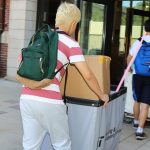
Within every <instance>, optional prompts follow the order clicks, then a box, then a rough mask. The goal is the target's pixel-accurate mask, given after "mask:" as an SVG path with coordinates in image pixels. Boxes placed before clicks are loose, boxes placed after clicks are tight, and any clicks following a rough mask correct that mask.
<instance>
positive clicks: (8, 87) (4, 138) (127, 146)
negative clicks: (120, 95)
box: [0, 79, 150, 150]
mask: <svg viewBox="0 0 150 150" xmlns="http://www.w3.org/2000/svg"><path fill="white" fill-rule="evenodd" d="M20 91H21V85H20V84H18V83H16V82H13V81H8V80H4V79H0V150H22V149H23V148H22V123H21V116H20V111H19V96H20ZM145 131H146V133H147V135H148V138H147V139H146V140H143V141H137V140H135V136H134V129H133V128H132V127H131V125H129V124H124V125H123V130H122V133H121V138H120V144H119V150H149V149H150V128H146V129H145Z"/></svg>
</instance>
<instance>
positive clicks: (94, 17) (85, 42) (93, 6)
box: [77, 0, 114, 56]
mask: <svg viewBox="0 0 150 150" xmlns="http://www.w3.org/2000/svg"><path fill="white" fill-rule="evenodd" d="M77 2H78V6H79V7H80V10H81V14H82V16H81V22H80V24H79V27H78V38H77V40H78V41H79V43H80V46H81V48H82V50H83V53H84V54H88V55H100V54H103V55H108V56H111V43H112V29H113V12H114V0H78V1H77Z"/></svg>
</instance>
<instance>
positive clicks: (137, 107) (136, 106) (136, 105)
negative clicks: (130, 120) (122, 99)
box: [133, 101, 140, 127]
mask: <svg viewBox="0 0 150 150" xmlns="http://www.w3.org/2000/svg"><path fill="white" fill-rule="evenodd" d="M139 114H140V103H139V102H137V101H134V106H133V115H134V125H135V127H137V126H138V124H139Z"/></svg>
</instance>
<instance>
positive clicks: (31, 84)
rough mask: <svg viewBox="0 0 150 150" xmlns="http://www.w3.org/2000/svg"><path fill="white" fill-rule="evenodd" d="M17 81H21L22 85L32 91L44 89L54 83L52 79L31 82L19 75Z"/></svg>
mask: <svg viewBox="0 0 150 150" xmlns="http://www.w3.org/2000/svg"><path fill="white" fill-rule="evenodd" d="M16 80H17V81H19V82H20V83H22V84H23V85H25V86H26V87H28V88H30V89H32V90H36V89H41V88H44V87H46V86H48V85H50V84H51V81H52V80H50V79H43V80H41V81H34V80H30V79H27V78H24V77H21V76H19V75H18V74H17V75H16Z"/></svg>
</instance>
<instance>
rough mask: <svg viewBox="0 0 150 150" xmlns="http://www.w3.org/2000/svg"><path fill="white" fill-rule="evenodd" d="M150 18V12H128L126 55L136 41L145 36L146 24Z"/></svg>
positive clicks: (132, 10)
mask: <svg viewBox="0 0 150 150" xmlns="http://www.w3.org/2000/svg"><path fill="white" fill-rule="evenodd" d="M149 18H150V12H148V11H143V10H137V9H132V8H129V9H128V10H127V22H126V42H125V53H126V56H127V55H128V52H129V48H130V47H131V45H132V44H133V42H134V41H135V40H137V39H138V38H139V37H141V36H142V35H143V34H144V28H143V27H144V22H145V20H147V19H149Z"/></svg>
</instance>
